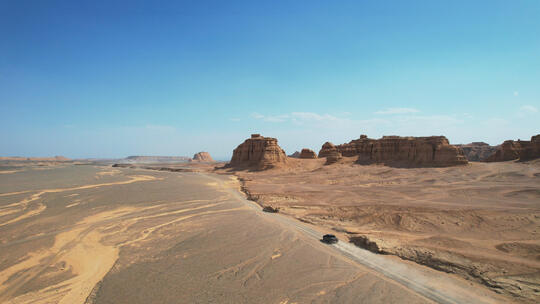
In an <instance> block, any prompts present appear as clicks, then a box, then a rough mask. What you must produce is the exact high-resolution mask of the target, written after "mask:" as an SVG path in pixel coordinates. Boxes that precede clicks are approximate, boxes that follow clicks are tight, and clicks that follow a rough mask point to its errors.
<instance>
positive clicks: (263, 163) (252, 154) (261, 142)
mask: <svg viewBox="0 0 540 304" xmlns="http://www.w3.org/2000/svg"><path fill="white" fill-rule="evenodd" d="M286 163H287V155H285V151H283V149H281V147H280V146H279V145H278V141H277V139H275V138H272V137H264V136H261V135H260V134H252V135H251V138H248V139H246V140H245V141H244V142H243V143H241V144H240V145H239V146H238V147H237V148H236V149H234V151H233V156H232V158H231V162H230V163H229V165H230V166H231V167H251V168H255V169H258V170H265V169H270V168H274V167H277V166H282V165H285V164H286Z"/></svg>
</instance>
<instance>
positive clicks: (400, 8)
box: [0, 0, 540, 159]
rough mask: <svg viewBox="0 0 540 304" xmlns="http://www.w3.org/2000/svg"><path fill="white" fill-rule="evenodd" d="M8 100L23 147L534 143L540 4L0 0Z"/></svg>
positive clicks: (165, 149) (140, 150)
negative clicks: (402, 140)
mask: <svg viewBox="0 0 540 304" xmlns="http://www.w3.org/2000/svg"><path fill="white" fill-rule="evenodd" d="M113 2H114V4H112V3H113ZM0 109H1V113H2V115H1V119H0V130H1V138H0V155H10V156H14V155H20V156H48V155H65V156H67V157H124V156H127V155H189V156H191V155H192V154H193V153H195V152H198V151H201V150H202V151H209V152H210V153H211V154H212V155H213V156H214V157H215V158H218V159H227V158H229V157H230V155H231V154H232V150H233V148H235V147H236V146H237V145H238V144H240V143H241V142H242V141H243V140H244V139H245V138H247V137H249V135H250V133H255V132H256V133H261V134H262V135H264V136H271V137H277V138H278V140H279V143H280V145H281V146H282V147H283V148H284V149H285V151H286V152H287V153H289V154H290V153H292V152H294V151H295V150H300V149H301V148H303V147H309V148H312V149H314V150H316V151H318V150H319V148H320V146H321V145H322V144H323V143H324V142H325V141H331V142H334V143H336V144H338V143H343V142H348V141H349V140H351V139H354V138H358V137H359V135H360V134H367V135H369V137H373V138H378V137H380V136H382V135H402V136H406V135H413V136H429V135H445V136H447V137H448V138H449V140H450V142H451V143H468V142H471V141H486V142H488V143H490V144H499V143H501V142H502V141H503V140H505V139H518V138H521V139H529V138H530V136H531V135H534V134H537V133H540V1H537V0H529V1H526V0H515V1H506V0H505V1H496V0H490V1H480V0H477V1H470V0H467V1H433V0H426V1H401V0H399V1H385V0H382V1H315V0H310V1H265V2H263V1H215V2H214V1H170V2H167V1H134V0H131V1H125V2H123V1H62V2H60V1H26V0H13V1H6V0H0Z"/></svg>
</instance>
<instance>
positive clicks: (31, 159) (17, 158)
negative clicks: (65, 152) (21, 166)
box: [0, 156, 71, 161]
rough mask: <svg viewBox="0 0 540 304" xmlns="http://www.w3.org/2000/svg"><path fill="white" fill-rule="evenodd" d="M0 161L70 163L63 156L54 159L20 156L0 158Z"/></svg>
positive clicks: (68, 159)
mask: <svg viewBox="0 0 540 304" xmlns="http://www.w3.org/2000/svg"><path fill="white" fill-rule="evenodd" d="M0 160H12V161H71V159H70V158H67V157H64V156H54V157H21V156H0Z"/></svg>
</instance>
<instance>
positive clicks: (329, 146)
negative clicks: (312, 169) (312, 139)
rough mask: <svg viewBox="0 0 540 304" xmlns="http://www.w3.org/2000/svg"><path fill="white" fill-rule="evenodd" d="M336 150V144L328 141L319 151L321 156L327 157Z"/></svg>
mask: <svg viewBox="0 0 540 304" xmlns="http://www.w3.org/2000/svg"><path fill="white" fill-rule="evenodd" d="M334 151H337V148H336V146H335V145H334V144H333V143H331V142H329V141H327V142H325V143H324V144H323V145H322V148H321V150H320V151H319V158H323V157H326V156H328V155H330V154H331V153H332V152H334Z"/></svg>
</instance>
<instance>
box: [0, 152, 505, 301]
mask: <svg viewBox="0 0 540 304" xmlns="http://www.w3.org/2000/svg"><path fill="white" fill-rule="evenodd" d="M199 165H200V164H199ZM176 166H178V164H176ZM200 166H202V165H200ZM0 167H1V170H0V172H1V173H2V174H0V181H1V182H0V212H1V213H0V302H2V303H69V304H71V303H392V302H394V303H395V302H400V303H431V302H432V300H430V298H428V297H426V296H424V295H423V294H422V293H419V292H417V291H415V290H414V289H413V288H411V287H410V286H413V287H414V286H417V285H418V283H417V282H415V281H414V280H411V279H410V278H404V281H403V282H405V283H407V284H410V286H408V285H407V284H404V283H399V282H397V281H396V280H393V279H390V278H388V277H387V276H385V275H382V274H381V273H379V272H377V271H374V270H372V269H371V268H369V267H365V266H363V265H361V264H360V263H357V262H355V261H354V260H353V259H351V258H350V257H347V256H344V255H343V254H342V253H340V252H339V251H338V250H336V248H334V247H332V246H329V245H326V244H323V243H321V242H320V241H319V239H320V236H321V235H322V234H320V233H319V232H318V231H315V230H310V229H309V228H306V227H304V226H297V224H294V223H299V224H302V223H300V222H297V221H294V223H290V222H287V221H283V220H282V218H284V217H282V216H280V215H276V216H277V217H274V216H273V215H270V214H267V213H263V212H262V211H261V208H260V207H259V206H258V205H256V204H255V203H253V202H250V201H247V200H246V199H245V198H244V196H243V194H242V193H241V192H240V191H239V190H240V185H239V183H238V180H237V179H236V178H235V177H234V176H226V175H225V176H224V175H222V176H220V175H215V174H207V173H196V172H180V171H176V172H170V171H163V170H155V169H139V168H118V167H116V168H111V167H110V166H96V165H82V164H80V163H79V164H73V163H70V164H68V163H62V164H54V165H52V164H51V165H49V166H43V165H42V164H40V165H35V164H33V163H24V164H22V165H20V164H19V165H13V164H12V163H11V164H8V165H3V166H0ZM156 168H159V167H156ZM202 168H207V167H202ZM197 170H199V169H197ZM302 225H303V224H302ZM401 271H404V270H403V269H401ZM418 275H419V276H422V277H424V276H425V277H432V278H434V279H436V278H437V275H436V274H433V273H430V272H426V271H421V272H419V273H418ZM456 286H460V287H459V289H458V291H459V292H455V291H452V293H453V294H454V296H459V295H460V296H461V297H463V295H466V298H467V299H469V298H471V297H472V298H475V297H476V298H478V299H481V300H482V301H483V300H485V299H491V301H492V302H493V301H495V300H496V299H497V297H496V295H495V294H492V293H478V294H477V293H476V291H475V290H474V289H473V288H470V286H469V285H468V284H465V283H462V284H461V285H459V284H458V285H456ZM423 292H424V293H426V294H428V295H431V297H442V299H452V298H448V297H447V296H446V295H445V294H444V293H439V292H433V291H429V290H427V291H426V290H424V291H423ZM486 303H489V301H488V302H486Z"/></svg>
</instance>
